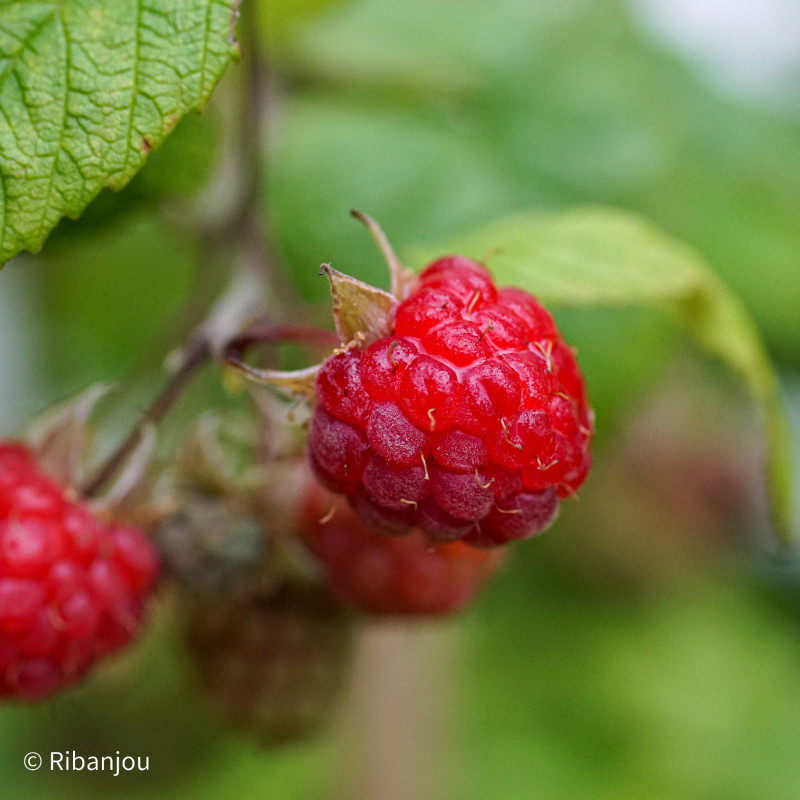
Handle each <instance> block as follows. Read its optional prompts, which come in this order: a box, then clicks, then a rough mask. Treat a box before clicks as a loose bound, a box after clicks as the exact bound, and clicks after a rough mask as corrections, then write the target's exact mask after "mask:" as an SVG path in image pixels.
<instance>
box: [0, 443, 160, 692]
mask: <svg viewBox="0 0 800 800" xmlns="http://www.w3.org/2000/svg"><path fill="white" fill-rule="evenodd" d="M157 566H158V561H157V557H156V553H155V550H154V549H153V547H152V545H151V544H150V542H149V540H148V539H147V537H146V536H145V534H144V533H143V532H142V531H140V530H139V529H138V528H133V527H128V526H124V525H120V524H111V525H104V524H103V523H101V522H100V521H99V520H98V519H97V518H96V517H95V516H94V515H93V514H92V513H91V512H89V511H88V509H86V508H85V507H83V506H82V505H79V504H77V503H72V502H69V501H68V500H67V499H66V498H65V497H64V492H63V490H62V489H61V488H60V487H59V486H58V485H57V484H56V483H54V482H53V481H52V480H50V479H49V478H48V477H46V476H45V475H43V474H42V473H41V472H40V471H39V469H38V466H37V463H36V461H35V459H34V457H33V455H32V454H31V453H30V452H28V451H27V450H26V449H25V447H24V446H22V445H20V444H17V443H15V442H0V697H12V698H16V699H21V700H40V699H43V698H45V697H47V696H49V695H51V694H53V693H54V692H56V691H57V690H59V689H62V688H65V687H67V686H71V685H73V684H75V683H76V682H77V681H78V680H79V679H81V678H82V677H83V676H84V675H85V674H86V673H87V672H88V670H89V669H90V668H91V667H92V665H93V664H94V663H95V662H96V661H97V660H98V659H100V658H102V657H103V656H105V655H107V654H109V653H111V652H112V651H114V650H118V649H119V648H121V647H123V646H124V645H125V644H127V643H128V642H129V641H130V640H131V638H132V637H133V636H134V635H135V634H136V633H137V631H138V629H139V627H140V626H141V622H142V617H143V610H144V609H143V604H144V600H145V598H146V597H147V595H148V594H149V592H150V590H151V588H152V586H153V583H154V580H155V576H156V571H157Z"/></svg>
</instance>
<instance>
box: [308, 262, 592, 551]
mask: <svg viewBox="0 0 800 800" xmlns="http://www.w3.org/2000/svg"><path fill="white" fill-rule="evenodd" d="M391 330H392V333H391V335H389V336H387V337H385V338H383V339H380V340H378V341H376V342H373V343H372V344H370V345H369V346H368V347H367V348H365V349H361V348H360V347H355V346H351V347H349V348H348V349H347V350H346V351H344V352H340V353H338V354H336V355H334V356H332V357H331V358H329V359H328V360H327V361H326V362H325V363H324V364H323V365H322V368H321V370H320V372H319V374H318V377H317V381H316V392H317V396H318V398H319V402H318V404H317V406H316V408H315V410H314V414H313V417H312V419H311V430H310V436H309V454H310V461H311V464H312V467H313V468H314V470H315V472H316V474H317V476H318V477H319V478H320V480H321V481H322V482H323V483H324V485H325V486H327V487H328V488H329V489H331V490H333V491H335V492H342V493H344V494H346V495H347V496H348V498H349V500H350V503H351V505H352V506H353V508H354V509H355V510H356V511H357V513H358V514H359V515H360V516H361V518H362V519H363V520H364V521H365V522H366V523H367V525H369V526H370V527H371V528H373V529H377V530H381V531H382V532H384V533H391V534H403V533H407V532H408V531H410V530H412V529H414V528H421V529H422V530H424V531H425V532H426V534H427V535H428V536H429V537H430V538H431V539H432V540H434V541H447V540H450V539H464V541H466V542H468V543H470V544H474V545H478V546H482V547H490V546H494V545H499V544H504V543H506V542H508V541H509V540H512V539H525V538H528V537H530V536H533V535H535V534H537V533H539V532H540V531H542V530H544V529H545V528H546V527H547V526H548V525H550V523H551V522H552V521H553V519H554V518H555V516H556V514H557V512H558V506H559V498H563V497H566V496H569V495H572V494H574V492H575V491H576V490H577V489H578V487H579V486H580V485H581V484H582V483H583V481H584V479H585V477H586V475H587V473H588V471H589V467H590V463H591V458H590V453H589V443H590V440H591V438H592V434H593V414H592V411H591V410H590V408H589V405H588V401H587V396H586V388H585V385H584V381H583V377H582V375H581V373H580V370H579V368H578V365H577V362H576V361H575V356H574V353H573V351H572V350H571V349H570V348H569V347H568V346H567V345H566V344H565V343H564V341H563V340H562V338H561V336H560V334H559V332H558V330H557V329H556V326H555V324H554V322H553V319H552V317H551V316H550V315H549V314H548V313H547V311H546V310H545V309H544V308H543V307H542V306H541V305H540V304H539V303H538V302H537V301H536V299H534V298H533V297H532V296H531V295H529V294H527V293H526V292H523V291H521V290H519V289H500V290H498V289H497V288H495V286H494V284H493V282H492V278H491V275H490V274H489V272H488V271H487V270H486V268H485V267H483V266H482V265H480V264H478V263H476V262H474V261H470V260H468V259H466V258H463V257H461V256H449V257H447V258H442V259H440V260H439V261H436V262H434V263H433V264H431V265H430V266H429V267H428V268H427V269H426V270H425V271H424V272H423V273H422V274H421V275H420V276H419V283H418V285H417V288H416V289H415V291H414V292H413V293H412V294H411V295H410V296H409V297H407V298H406V299H405V300H404V301H403V302H402V303H400V305H399V306H398V307H397V308H396V310H395V313H394V319H393V320H392V326H391Z"/></svg>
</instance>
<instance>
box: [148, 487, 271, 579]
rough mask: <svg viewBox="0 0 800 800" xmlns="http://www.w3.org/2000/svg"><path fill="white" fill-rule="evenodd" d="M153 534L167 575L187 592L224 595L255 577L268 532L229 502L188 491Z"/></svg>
mask: <svg viewBox="0 0 800 800" xmlns="http://www.w3.org/2000/svg"><path fill="white" fill-rule="evenodd" d="M180 503H181V504H180V508H179V510H177V511H176V513H175V514H173V515H172V516H170V517H168V518H167V519H166V520H164V522H163V523H162V524H161V525H159V526H158V528H157V529H156V530H155V532H154V536H155V540H156V542H157V543H158V547H159V551H160V553H161V558H162V561H163V564H164V571H165V573H166V574H168V575H169V577H170V578H172V579H174V580H175V582H176V583H178V584H179V585H180V586H182V587H183V588H185V589H188V590H190V591H192V592H198V593H201V594H204V593H205V594H222V593H224V592H226V591H228V590H230V589H231V588H233V587H234V586H235V585H236V584H237V583H241V582H244V581H246V580H248V579H250V578H252V577H253V574H254V572H255V571H256V570H257V568H258V567H259V566H260V564H261V562H262V561H263V559H264V556H265V553H266V531H265V530H264V525H263V523H262V522H261V521H260V520H258V519H256V517H255V516H254V515H252V514H249V513H245V512H244V511H243V510H240V509H237V508H234V507H233V506H232V505H231V504H230V503H228V502H226V500H225V498H224V497H222V496H218V495H211V494H206V493H204V492H202V491H200V490H199V489H194V488H192V489H189V490H187V491H185V492H183V493H182V494H181V495H180Z"/></svg>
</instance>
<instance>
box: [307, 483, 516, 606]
mask: <svg viewBox="0 0 800 800" xmlns="http://www.w3.org/2000/svg"><path fill="white" fill-rule="evenodd" d="M329 504H330V503H329V501H326V500H325V498H324V497H322V490H321V489H319V490H318V491H316V492H315V493H314V494H313V495H311V496H310V497H309V501H308V502H307V504H306V506H305V508H304V509H303V513H302V514H301V516H300V519H299V520H298V529H299V532H300V535H301V537H302V539H303V540H304V541H305V542H306V544H307V545H308V547H309V549H310V550H311V552H312V553H314V555H315V556H317V558H318V559H319V561H320V564H321V566H322V571H323V574H324V576H325V581H326V583H327V584H328V586H329V587H330V589H331V591H332V593H333V594H334V596H336V597H337V598H338V599H339V600H341V601H342V602H343V603H344V604H346V605H348V606H350V607H351V608H354V609H356V610H358V611H362V612H365V613H367V614H373V615H376V616H418V615H441V614H448V613H450V612H453V611H457V610H459V609H461V608H463V607H464V606H466V605H468V604H469V603H470V602H471V601H472V600H473V599H474V598H475V596H476V595H477V594H478V592H479V591H480V589H481V588H482V587H483V585H484V584H485V583H486V582H487V581H488V580H489V578H490V577H491V576H492V575H493V574H494V572H495V571H496V570H497V568H498V567H499V565H500V563H501V562H502V559H503V556H504V555H505V554H504V552H503V551H502V550H500V549H498V550H492V551H488V550H479V549H477V548H474V547H470V546H469V545H467V544H464V543H463V542H460V541H455V542H445V543H441V544H435V545H432V544H431V543H430V542H429V541H428V540H427V539H426V538H425V536H423V535H422V533H420V532H419V531H413V532H412V533H410V534H409V535H408V536H381V535H380V534H378V533H373V532H372V531H371V530H369V529H368V528H367V526H366V525H365V524H364V523H363V522H362V521H361V520H360V519H359V518H358V517H357V516H356V515H355V514H354V513H353V511H352V510H350V508H348V507H347V506H346V505H344V504H342V505H341V507H335V508H334V513H333V514H332V515H331V516H330V518H327V515H326V517H323V518H321V514H324V513H325V511H326V510H328V509H326V508H325V506H326V505H329Z"/></svg>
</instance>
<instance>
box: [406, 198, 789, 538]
mask: <svg viewBox="0 0 800 800" xmlns="http://www.w3.org/2000/svg"><path fill="white" fill-rule="evenodd" d="M447 252H458V253H463V254H465V255H468V256H473V257H475V258H485V257H487V255H490V257H491V268H492V271H493V272H494V274H495V277H496V278H497V280H498V281H499V282H500V283H501V284H513V285H515V286H520V287H522V288H525V289H527V290H528V291H530V292H532V293H533V294H535V295H537V296H538V297H539V298H540V299H541V300H542V302H544V303H545V304H547V305H553V306H558V305H562V306H583V307H586V306H612V307H625V306H639V307H645V308H658V309H663V310H664V311H667V312H668V313H670V314H672V315H673V316H674V317H676V318H677V319H678V321H679V322H681V323H682V324H683V325H684V326H685V327H686V328H687V329H688V330H689V332H690V333H692V334H693V335H694V337H695V338H696V339H697V341H698V342H699V343H700V344H701V345H702V346H703V347H705V348H706V349H707V350H709V351H710V352H712V353H714V354H715V355H717V356H718V357H719V358H721V359H722V360H723V361H724V362H725V363H726V364H727V365H728V366H729V367H730V368H731V369H732V370H733V371H734V372H735V373H736V374H737V375H738V376H739V378H740V379H741V380H742V381H743V383H744V385H745V386H746V387H747V389H748V391H749V392H750V394H751V395H752V397H753V398H754V399H755V400H756V402H757V403H758V405H759V407H760V409H761V412H762V414H763V418H764V429H765V434H766V438H767V486H768V491H769V495H770V502H771V507H772V513H773V522H774V525H775V529H776V531H777V533H778V535H779V536H780V538H781V540H782V541H783V542H784V543H788V542H789V540H790V535H791V532H792V528H793V512H792V466H791V461H792V459H791V448H790V441H791V439H790V427H789V423H788V420H787V418H786V415H785V412H784V409H783V406H782V403H781V400H780V396H779V388H778V379H777V376H776V374H775V371H774V369H773V367H772V364H771V362H770V360H769V357H768V356H767V354H766V352H765V350H764V346H763V344H762V342H761V337H760V335H759V332H758V329H757V328H756V326H755V324H754V323H753V321H752V319H751V318H750V316H749V315H748V313H747V311H746V310H745V308H744V306H743V305H742V304H741V303H740V301H739V300H738V298H737V297H736V296H735V295H734V294H732V293H731V292H730V291H729V290H728V289H727V288H726V287H725V286H724V285H723V284H722V283H721V282H720V281H719V279H718V278H717V277H716V275H715V274H714V273H713V271H712V270H711V269H710V267H709V266H708V265H707V264H706V263H705V262H704V261H703V260H702V258H700V256H699V255H697V254H696V253H695V252H694V251H693V250H691V249H690V248H688V247H686V246H685V245H682V244H681V243H679V242H676V241H674V240H672V239H670V238H669V237H667V236H665V235H664V234H662V233H660V232H659V231H658V230H657V229H656V228H655V227H653V226H651V225H650V224H648V223H647V222H645V221H644V220H642V219H641V218H640V217H638V216H636V215H633V214H628V213H626V212H622V211H615V210H609V209H600V208H598V209H585V210H578V211H572V212H568V213H562V214H548V215H545V214H541V213H535V212H534V213H531V212H528V213H520V214H517V215H515V216H512V217H509V218H506V219H502V220H500V221H498V222H495V223H492V224H490V225H487V226H485V227H483V228H481V229H479V230H476V231H474V232H472V233H470V234H467V235H465V236H463V237H460V238H458V239H455V240H452V241H448V242H445V243H444V244H443V245H438V246H436V247H435V248H426V249H425V250H424V251H418V252H417V253H416V255H415V258H414V263H418V264H424V263H426V262H427V261H430V260H432V259H433V258H436V257H438V256H441V255H442V254H444V253H447Z"/></svg>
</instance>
